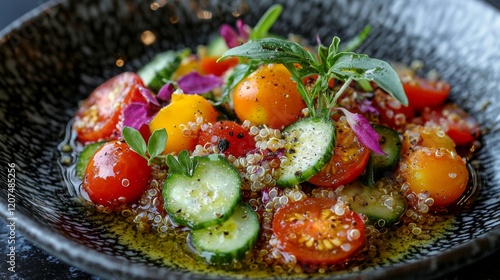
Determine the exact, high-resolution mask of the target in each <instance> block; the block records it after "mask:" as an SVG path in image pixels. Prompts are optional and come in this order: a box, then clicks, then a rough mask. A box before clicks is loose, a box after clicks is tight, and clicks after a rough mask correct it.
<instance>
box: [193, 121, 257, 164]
mask: <svg viewBox="0 0 500 280" xmlns="http://www.w3.org/2000/svg"><path fill="white" fill-rule="evenodd" d="M207 143H211V144H212V145H216V146H217V147H218V148H219V151H220V152H222V153H223V154H224V155H226V156H228V155H233V156H235V157H241V156H245V155H246V154H247V153H248V152H249V151H251V150H253V149H255V140H254V138H253V137H252V136H251V135H250V133H249V131H248V129H245V128H244V127H243V126H241V125H240V124H238V123H236V122H233V121H219V122H216V123H214V124H212V125H210V126H209V127H208V128H207V129H206V130H202V131H200V134H199V136H198V144H199V145H202V146H204V145H206V144H207Z"/></svg>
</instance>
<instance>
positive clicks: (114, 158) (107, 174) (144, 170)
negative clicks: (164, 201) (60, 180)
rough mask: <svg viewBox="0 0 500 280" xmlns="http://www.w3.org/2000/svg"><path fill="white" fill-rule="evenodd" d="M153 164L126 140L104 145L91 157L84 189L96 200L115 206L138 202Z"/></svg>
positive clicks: (105, 204) (84, 179) (84, 180)
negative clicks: (131, 147) (134, 149)
mask: <svg viewBox="0 0 500 280" xmlns="http://www.w3.org/2000/svg"><path fill="white" fill-rule="evenodd" d="M150 175H151V167H150V166H148V163H147V161H146V160H145V159H144V158H143V157H141V156H140V155H139V154H137V153H136V152H134V151H133V150H132V149H130V147H129V146H128V145H127V144H126V143H125V142H122V141H117V140H114V141H110V142H108V143H105V144H103V145H102V146H101V147H100V148H99V149H98V150H97V151H96V153H95V154H94V156H93V157H92V158H91V159H90V161H89V163H88V165H87V168H86V169H85V175H84V177H83V189H84V190H85V191H86V192H87V194H88V195H89V198H90V200H91V201H92V202H94V203H95V204H99V205H104V206H109V207H111V208H113V207H116V206H119V205H123V204H129V203H134V202H136V201H137V200H138V199H139V197H140V196H141V195H142V193H143V192H144V190H145V189H146V188H147V184H148V181H149V177H150Z"/></svg>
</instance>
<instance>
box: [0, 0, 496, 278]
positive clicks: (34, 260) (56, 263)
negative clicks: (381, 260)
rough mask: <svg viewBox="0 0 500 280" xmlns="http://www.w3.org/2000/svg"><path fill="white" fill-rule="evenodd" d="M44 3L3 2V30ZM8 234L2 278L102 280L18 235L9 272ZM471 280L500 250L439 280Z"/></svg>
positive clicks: (0, 229) (1, 240)
mask: <svg viewBox="0 0 500 280" xmlns="http://www.w3.org/2000/svg"><path fill="white" fill-rule="evenodd" d="M45 2H47V0H0V30H2V29H3V28H5V27H6V26H7V25H8V24H10V23H11V22H12V21H14V20H15V19H17V18H19V17H20V16H22V15H24V14H25V13H27V12H29V11H30V10H32V9H33V8H35V7H37V6H39V5H41V4H43V3H45ZM487 2H490V4H491V5H492V6H494V7H496V8H498V9H500V0H488V1H487ZM0 63H1V62H0ZM8 231H9V229H8V228H7V226H6V225H5V224H4V223H3V222H1V221H0V244H2V245H0V279H51V280H58V279H61V280H62V279H77V280H85V279H93V280H99V279H101V278H99V277H96V276H92V275H89V274H87V273H85V272H82V271H80V270H79V269H77V268H75V267H72V266H69V265H67V264H65V263H64V262H62V261H61V260H59V259H58V258H57V257H54V256H52V255H51V254H48V253H46V252H45V251H43V250H41V249H39V248H37V247H36V246H34V245H33V244H32V243H31V242H30V241H28V240H26V239H25V238H24V237H23V236H21V235H20V234H19V233H18V232H17V235H16V250H17V252H16V273H12V272H10V271H7V267H8V264H7V263H6V260H7V256H6V255H7V253H8V246H7V245H8V244H7V240H8V238H7V236H8ZM470 279H481V280H497V279H500V251H497V252H496V253H494V254H492V255H491V256H489V257H486V258H484V259H482V260H478V261H477V262H476V263H474V264H472V265H468V266H464V267H463V268H460V269H459V270H457V271H454V272H452V273H449V274H447V275H445V276H443V277H440V278H438V279H437V280H470Z"/></svg>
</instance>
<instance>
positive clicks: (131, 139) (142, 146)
mask: <svg viewBox="0 0 500 280" xmlns="http://www.w3.org/2000/svg"><path fill="white" fill-rule="evenodd" d="M122 133H123V139H124V140H125V142H126V143H127V144H128V145H129V146H130V147H131V148H132V150H134V151H135V152H136V153H138V154H139V155H140V156H142V157H143V158H144V159H145V160H147V161H148V165H151V163H155V164H158V165H162V161H161V159H159V158H158V156H159V155H161V154H162V153H163V150H164V149H165V145H166V143H167V139H168V134H167V131H166V130H165V129H158V130H155V131H154V132H153V134H151V136H150V137H149V139H148V143H147V144H146V141H144V138H143V136H142V134H141V133H140V132H139V131H138V130H136V129H134V128H132V127H129V126H126V127H124V128H123V131H122Z"/></svg>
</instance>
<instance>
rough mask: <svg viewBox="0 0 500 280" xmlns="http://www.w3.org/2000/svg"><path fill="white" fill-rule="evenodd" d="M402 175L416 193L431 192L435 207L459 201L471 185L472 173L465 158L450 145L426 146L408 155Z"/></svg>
mask: <svg viewBox="0 0 500 280" xmlns="http://www.w3.org/2000/svg"><path fill="white" fill-rule="evenodd" d="M400 171H401V175H402V177H403V178H404V179H405V180H406V184H407V185H408V188H409V190H410V191H411V192H413V193H414V194H419V193H427V194H428V195H429V197H431V198H432V199H434V204H433V205H432V207H434V208H445V207H448V206H450V205H451V204H452V203H454V202H456V201H457V200H458V199H459V198H460V197H461V196H462V194H463V193H464V192H465V189H466V188H467V181H468V180H469V173H468V171H467V167H466V165H465V162H464V161H463V160H462V158H461V157H459V156H458V155H457V154H456V153H454V152H451V151H449V150H447V149H443V148H441V149H435V148H422V149H419V150H416V151H414V152H412V153H411V154H410V155H408V156H407V157H405V158H404V160H403V162H402V163H401V165H400Z"/></svg>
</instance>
